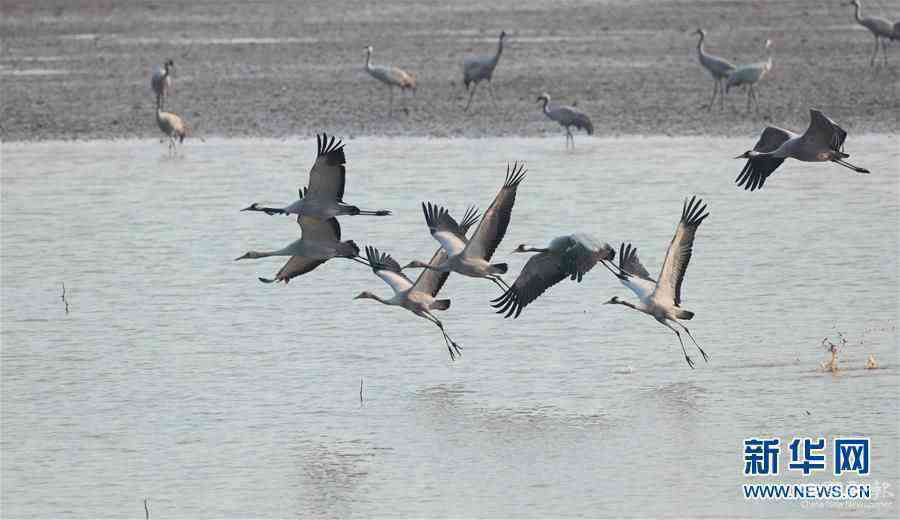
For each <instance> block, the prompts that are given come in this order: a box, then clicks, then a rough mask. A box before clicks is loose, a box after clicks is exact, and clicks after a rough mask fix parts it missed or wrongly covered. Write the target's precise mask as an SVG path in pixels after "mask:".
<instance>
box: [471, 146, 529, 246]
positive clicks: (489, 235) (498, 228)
mask: <svg viewBox="0 0 900 520" xmlns="http://www.w3.org/2000/svg"><path fill="white" fill-rule="evenodd" d="M527 171H528V170H526V169H525V163H522V164H519V163H518V162H516V163H514V164H513V165H512V167H510V166H509V165H507V166H506V181H505V182H504V183H503V187H502V188H500V191H499V192H498V193H497V196H496V197H494V201H493V202H492V203H491V205H490V207H489V208H488V209H487V211H485V212H484V216H482V217H481V223H480V224H478V228H476V229H475V233H474V234H473V235H472V238H471V239H470V240H469V243H468V245H466V248H465V251H464V254H466V255H468V256H472V257H479V258H484V259H485V260H488V261H489V260H490V259H491V257H492V256H493V255H494V251H496V250H497V246H498V245H500V242H501V241H502V240H503V236H504V235H505V234H506V228H507V227H509V220H510V218H511V217H512V208H513V205H514V204H515V202H516V190H517V189H518V188H519V183H521V182H522V180H523V179H524V178H525V173H526V172H527Z"/></svg>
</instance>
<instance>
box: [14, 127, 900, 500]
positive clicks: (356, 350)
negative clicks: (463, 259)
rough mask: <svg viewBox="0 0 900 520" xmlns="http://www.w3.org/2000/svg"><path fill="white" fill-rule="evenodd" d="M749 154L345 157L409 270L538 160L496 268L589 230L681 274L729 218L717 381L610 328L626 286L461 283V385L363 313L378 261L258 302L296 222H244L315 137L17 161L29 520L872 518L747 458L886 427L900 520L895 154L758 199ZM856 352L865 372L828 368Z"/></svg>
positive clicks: (790, 168) (580, 144) (145, 146)
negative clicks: (259, 252)
mask: <svg viewBox="0 0 900 520" xmlns="http://www.w3.org/2000/svg"><path fill="white" fill-rule="evenodd" d="M753 142H754V138H753V137H750V136H748V137H747V138H745V139H708V138H704V139H668V138H621V139H590V138H584V137H581V136H579V137H577V148H576V149H575V150H574V152H567V151H565V149H564V147H563V138H562V136H560V137H559V138H553V139H482V140H429V139H396V140H385V139H372V138H364V139H351V140H348V141H347V148H346V150H347V157H348V168H349V170H348V171H349V173H348V185H347V194H346V199H347V201H348V202H350V203H354V204H358V205H360V206H362V207H366V208H373V209H374V208H382V207H384V208H390V209H392V210H394V212H395V215H394V216H392V217H387V218H365V217H351V218H344V219H342V221H341V226H342V227H343V231H344V238H345V239H354V240H355V241H357V242H358V243H359V244H360V245H363V244H372V245H376V246H378V247H380V248H382V249H384V250H386V251H388V252H390V253H391V254H392V255H394V256H395V257H396V258H397V259H398V260H400V261H401V263H406V262H407V261H409V260H411V259H413V258H420V259H427V258H429V256H430V254H431V253H432V252H433V250H434V248H435V245H436V244H435V242H434V241H433V240H432V239H431V238H430V237H429V236H428V234H427V229H426V227H425V225H424V222H423V218H422V214H421V210H420V208H419V203H420V202H421V201H423V200H433V201H436V202H439V203H444V204H447V205H448V206H449V208H450V209H451V211H452V212H454V214H457V215H459V214H461V213H462V211H463V210H464V209H465V207H466V206H467V205H468V204H470V203H476V204H478V205H480V207H481V208H482V209H484V208H485V207H486V206H487V205H488V204H489V202H490V199H491V197H493V194H494V193H495V192H496V189H497V188H498V187H499V185H500V184H501V183H502V180H503V175H504V173H505V168H506V161H513V160H525V161H527V163H528V168H529V174H528V178H527V179H526V180H525V182H524V183H523V184H522V186H521V188H520V189H519V196H518V200H517V203H516V207H515V210H514V212H513V219H512V223H511V225H510V228H509V232H508V234H507V237H506V239H505V241H504V243H503V244H502V245H501V247H500V249H499V250H498V254H497V256H496V257H495V258H496V259H498V261H508V262H509V263H510V268H511V271H512V272H514V273H517V272H518V270H519V269H520V268H521V266H522V265H523V264H524V262H525V260H526V258H525V257H524V256H520V255H511V254H509V251H511V250H512V249H513V248H514V247H515V246H516V245H517V244H519V243H523V242H525V243H531V244H535V245H541V244H543V243H545V242H547V241H549V240H550V239H551V238H553V237H555V236H557V235H561V234H568V233H571V232H575V231H587V232H591V233H593V234H595V235H596V236H597V237H598V238H600V239H601V240H605V241H609V242H610V243H611V244H616V245H618V243H619V241H621V240H630V241H633V242H634V243H635V244H636V245H637V247H638V248H639V250H640V253H641V257H642V260H643V261H644V264H645V265H646V266H647V267H648V269H649V270H650V271H651V273H654V274H655V273H656V272H658V269H659V266H660V264H661V262H662V260H663V257H664V255H665V248H666V246H667V245H668V242H669V240H670V239H671V236H672V232H673V230H674V228H675V225H676V223H677V220H678V217H679V215H680V211H681V205H682V200H683V198H684V197H686V196H689V195H691V194H697V195H699V196H702V197H703V198H704V199H706V200H707V201H708V203H709V211H710V217H709V218H708V219H707V220H706V221H705V222H704V224H703V225H702V226H701V227H700V229H699V232H698V238H697V241H696V243H695V249H694V256H693V260H692V263H691V266H690V269H689V271H688V274H687V278H686V281H685V285H684V296H685V301H684V306H685V307H686V308H688V309H690V310H692V311H694V312H695V313H696V317H695V318H694V320H693V321H692V322H691V330H692V332H694V335H695V337H696V338H697V340H698V341H700V343H701V344H702V345H703V346H704V348H705V349H706V351H707V352H708V353H709V354H710V357H711V358H710V362H709V363H708V364H706V363H703V362H702V360H700V358H699V356H695V359H696V360H697V361H699V363H698V365H697V368H696V370H691V369H689V368H688V366H687V365H686V364H685V362H684V359H683V358H682V356H681V352H680V349H679V347H678V343H677V340H676V338H674V337H673V335H672V334H671V333H670V332H669V331H668V330H666V329H665V328H663V327H661V326H659V325H658V324H656V323H655V322H653V321H652V320H650V319H648V318H647V317H645V316H641V315H639V314H637V313H635V312H633V311H631V310H629V309H625V308H623V307H613V306H602V305H600V303H601V302H603V301H606V300H607V299H609V298H610V297H611V296H613V295H618V296H620V297H630V296H631V295H630V294H629V293H628V291H627V290H626V289H625V288H624V287H622V286H620V285H619V284H618V282H617V281H616V280H615V279H614V278H613V277H611V276H610V275H609V274H608V273H607V272H606V271H604V270H602V269H600V268H599V267H598V268H597V269H595V270H594V271H592V272H591V273H590V274H589V275H588V276H587V277H586V278H585V280H584V282H583V283H581V284H580V285H579V284H576V283H573V282H568V281H566V282H563V283H561V284H559V285H557V286H555V287H553V288H552V289H550V290H549V291H548V292H547V293H546V294H545V295H544V296H542V297H541V298H540V299H539V300H537V301H536V302H535V303H534V304H532V305H531V306H529V307H528V308H527V309H525V311H524V313H523V314H522V317H521V318H520V319H518V320H503V319H501V318H500V317H499V316H497V315H495V314H493V312H492V309H491V308H490V307H489V306H488V305H487V301H488V300H489V299H490V298H492V297H493V296H495V295H496V292H497V291H496V290H495V288H494V286H493V285H491V284H490V283H488V282H486V281H483V280H472V279H463V278H461V277H459V276H453V277H451V278H450V280H449V282H448V283H447V285H446V286H445V288H444V290H443V292H442V296H445V297H450V298H452V299H453V306H452V307H451V309H450V310H449V311H447V312H445V313H443V315H442V318H443V320H444V322H445V324H446V326H447V328H448V331H449V332H450V333H451V335H454V336H455V338H456V339H457V341H458V342H459V343H460V344H461V345H462V347H463V349H464V356H463V357H462V358H461V359H460V360H458V361H457V362H450V361H449V359H448V356H447V352H446V349H445V348H444V347H443V344H442V342H441V339H440V336H439V334H438V332H437V331H436V330H435V328H434V327H433V326H431V325H430V324H429V323H427V322H426V321H425V320H422V319H419V318H416V317H415V316H413V315H412V314H409V313H408V312H406V311H403V310H401V309H396V308H389V307H385V306H382V305H379V304H377V303H375V302H372V301H368V300H352V297H353V296H355V295H356V294H357V293H359V292H360V291H363V290H370V291H374V292H377V293H378V294H380V295H382V296H389V295H390V289H389V288H388V287H387V286H386V285H385V284H384V283H383V282H382V281H381V280H380V279H378V278H377V277H375V276H374V275H373V274H372V273H371V272H370V271H368V270H367V269H365V268H363V267H362V266H360V265H357V264H354V263H351V262H346V261H340V260H338V261H331V262H329V263H326V264H324V265H323V266H321V267H319V268H318V269H317V270H315V271H313V272H312V273H310V274H308V275H305V276H303V277H301V278H298V279H295V280H294V281H293V282H291V283H290V284H289V285H288V286H283V285H263V284H260V283H259V282H258V281H257V280H256V277H257V276H271V275H273V274H274V273H275V272H276V271H277V270H278V268H279V267H280V266H281V264H282V263H283V260H279V259H267V260H259V261H248V262H234V261H233V259H234V258H235V257H237V256H239V255H240V254H242V253H243V252H245V251H246V250H248V249H269V248H272V249H274V248H280V247H282V246H283V245H286V244H287V243H289V242H290V241H292V240H293V239H295V238H296V236H297V233H298V230H297V227H296V224H294V222H293V221H292V220H291V219H289V218H286V217H269V216H266V215H263V214H249V213H240V212H239V211H238V210H239V209H240V208H242V207H244V206H246V205H247V204H249V203H250V202H252V201H266V202H285V203H286V202H290V201H291V200H293V194H295V193H296V189H297V186H298V184H299V183H301V182H306V171H307V170H308V168H309V165H310V164H311V161H312V155H313V150H314V144H313V142H311V141H308V140H307V141H298V140H289V141H258V140H218V139H211V140H209V141H208V142H206V143H205V144H204V143H198V142H191V143H189V144H188V145H187V146H185V147H184V149H183V151H182V153H181V156H180V157H178V158H175V159H171V158H168V157H166V154H165V147H164V146H163V145H161V144H159V143H157V142H156V141H121V142H112V143H110V142H88V143H41V144H11V145H4V146H3V162H2V166H3V171H2V235H0V236H2V288H3V290H2V336H0V338H2V452H3V457H2V496H0V498H2V504H3V507H2V514H3V516H5V517H73V518H74V517H78V518H88V517H135V516H140V515H142V514H143V506H142V504H141V500H142V499H143V498H144V497H150V500H151V514H152V518H176V517H177V518H186V517H247V516H253V517H287V516H330V517H344V516H367V517H370V516H380V517H385V516H445V515H446V516H516V517H519V516H560V515H584V516H621V515H678V516H684V515H691V516H694V515H697V516H700V515H706V516H725V515H741V516H746V515H772V514H774V515H781V516H798V515H806V516H812V517H820V516H822V515H823V514H825V513H830V514H838V515H840V516H847V515H850V516H858V515H861V514H872V511H873V509H861V508H858V509H851V510H849V511H848V510H843V509H841V510H838V509H824V510H823V509H807V508H805V507H803V506H801V504H797V503H790V502H782V503H752V502H748V501H746V500H744V499H743V498H742V496H741V488H740V486H741V484H743V483H746V482H747V480H746V479H745V478H744V477H743V476H742V474H741V471H742V468H743V466H742V449H743V446H742V443H743V439H744V438H746V437H754V436H761V435H778V436H780V437H782V438H783V439H784V440H783V442H785V443H786V442H787V439H788V438H790V437H793V436H795V435H798V436H799V435H811V436H825V437H828V439H829V441H828V442H829V443H830V442H831V438H832V437H833V436H836V435H866V436H870V437H871V438H872V442H873V460H872V474H871V476H870V478H869V479H868V481H869V482H871V483H873V484H875V483H878V484H879V485H880V483H884V482H886V483H887V484H888V485H889V486H891V487H890V488H889V489H890V490H891V491H892V492H893V493H894V497H893V498H891V499H889V500H887V499H884V498H882V499H880V501H878V502H877V503H876V505H875V506H871V507H878V508H879V509H875V510H876V511H878V512H880V513H881V514H894V513H895V512H896V509H897V502H896V501H897V497H896V493H897V490H898V462H897V460H898V438H900V432H898V421H897V405H896V398H897V396H898V386H900V385H898V371H897V366H898V344H900V341H898V333H897V330H896V326H897V321H898V294H900V291H898V289H900V283H898V264H897V260H896V255H897V252H898V249H900V227H898V221H900V181H898V172H900V168H898V166H900V152H898V146H897V138H896V137H888V136H861V137H859V136H853V137H852V138H851V139H850V140H848V143H847V150H848V151H849V152H850V153H851V154H852V155H853V157H852V159H853V160H854V161H855V162H857V163H859V164H860V165H862V166H865V167H868V168H869V169H871V170H872V171H873V172H874V173H873V174H872V175H870V176H859V175H855V174H853V173H851V172H849V171H846V170H844V169H842V168H840V167H838V166H836V165H808V164H800V163H796V162H788V163H786V164H785V165H784V166H782V168H781V170H779V171H778V172H777V173H776V174H775V175H774V176H773V177H771V178H770V179H769V182H768V183H767V185H766V187H765V188H764V189H763V190H762V191H760V192H755V193H747V192H744V191H743V190H740V189H738V188H737V187H736V186H735V185H734V184H733V180H734V177H735V176H736V174H737V172H738V171H739V169H740V167H741V162H739V161H735V160H732V159H729V158H730V157H732V156H734V155H737V154H738V153H740V152H742V151H744V150H745V149H747V148H749V146H750V145H752V143H753ZM697 157H700V159H698V158H697ZM508 278H509V279H510V280H511V277H509V276H508ZM63 282H64V283H65V286H66V290H67V293H66V297H67V300H68V302H69V305H70V312H69V314H66V313H65V310H64V305H63V302H62V301H61V300H60V292H61V291H60V289H61V287H60V284H61V283H63ZM837 331H841V332H843V333H844V334H845V335H846V337H847V338H848V341H849V344H848V346H847V347H846V348H844V349H843V351H842V352H841V364H842V367H844V368H845V369H846V370H844V371H843V372H841V373H839V374H838V375H831V374H823V373H821V372H819V371H817V367H818V365H819V363H820V362H821V361H823V360H824V359H826V355H825V352H824V349H823V348H822V346H821V342H822V338H823V337H826V336H830V337H832V338H834V339H836V335H837ZM870 353H872V354H874V355H875V357H876V358H877V359H878V360H879V362H880V363H881V366H882V368H881V369H879V370H874V371H869V370H863V369H862V367H863V365H864V363H865V359H866V357H867V356H868V355H869V354H870ZM361 379H362V380H363V398H364V404H362V405H361V404H360V395H359V393H360V380H361ZM782 456H783V457H785V456H786V455H785V454H784V453H783V454H782ZM828 475H830V472H829V473H827V474H825V475H822V476H815V477H808V478H802V477H797V476H795V475H794V474H793V472H786V471H783V475H782V477H779V478H777V479H772V480H771V481H773V482H803V483H807V482H810V483H818V482H826V481H828V480H830V477H828ZM878 504H880V505H878ZM826 505H828V504H826Z"/></svg>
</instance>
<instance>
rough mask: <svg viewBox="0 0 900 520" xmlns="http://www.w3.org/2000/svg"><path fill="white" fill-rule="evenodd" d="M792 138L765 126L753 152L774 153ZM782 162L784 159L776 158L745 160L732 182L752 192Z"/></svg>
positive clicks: (780, 129) (776, 129)
mask: <svg viewBox="0 0 900 520" xmlns="http://www.w3.org/2000/svg"><path fill="white" fill-rule="evenodd" d="M792 137H795V135H794V134H793V133H792V132H789V131H787V130H785V129H783V128H778V127H776V126H767V127H766V128H765V130H763V133H762V135H761V136H760V138H759V141H757V142H756V145H755V146H754V147H753V150H754V151H756V152H774V151H775V150H777V149H778V147H779V146H781V145H782V144H783V143H784V142H785V141H787V140H788V139H791V138H792ZM783 162H784V159H783V158H778V157H756V158H753V159H747V163H746V164H745V165H744V168H743V169H742V170H741V173H739V174H738V176H737V178H736V179H735V180H734V182H736V183H737V185H738V186H743V188H744V189H745V190H750V191H754V190H756V189H757V188H762V186H763V184H765V182H766V179H767V178H768V177H769V175H772V173H773V172H774V171H775V170H777V169H778V167H779V166H781V163H783Z"/></svg>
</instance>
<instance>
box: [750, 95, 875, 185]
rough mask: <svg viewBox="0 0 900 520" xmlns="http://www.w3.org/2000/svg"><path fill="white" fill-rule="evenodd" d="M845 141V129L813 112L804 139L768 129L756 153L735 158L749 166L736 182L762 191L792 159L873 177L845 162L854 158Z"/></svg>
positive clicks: (774, 127) (818, 112) (794, 134)
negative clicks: (832, 166) (841, 167)
mask: <svg viewBox="0 0 900 520" xmlns="http://www.w3.org/2000/svg"><path fill="white" fill-rule="evenodd" d="M845 139H847V132H846V131H844V129H843V128H841V127H839V126H838V125H837V123H835V122H834V121H832V120H831V119H829V118H828V116H826V115H825V114H823V113H822V112H820V111H818V110H816V109H810V111H809V128H807V129H806V132H803V135H799V134H796V133H794V132H791V131H790V130H785V129H783V128H778V127H777V126H767V127H766V128H765V129H764V130H763V133H762V136H760V138H759V141H757V142H756V145H755V146H754V147H753V150H748V151H746V152H744V153H742V154H741V155H738V156H737V157H735V159H747V164H745V165H744V168H743V169H742V170H741V173H740V174H738V176H737V178H736V179H735V182H736V183H737V184H738V186H743V187H744V189H745V190H750V191H754V190H756V189H757V188H762V186H763V184H765V182H766V179H767V178H768V177H769V175H772V172H774V171H775V170H776V169H777V168H778V167H779V166H781V163H783V162H784V160H785V159H787V158H788V157H791V158H794V159H797V160H798V161H804V162H826V161H831V162H834V163H837V164H840V165H841V166H844V167H845V168H850V169H851V170H853V171H855V172H857V173H869V170H866V169H865V168H860V167H858V166H853V165H852V164H850V163H848V162H846V161H844V159H846V158H847V157H850V155H849V154H846V153H844V140H845Z"/></svg>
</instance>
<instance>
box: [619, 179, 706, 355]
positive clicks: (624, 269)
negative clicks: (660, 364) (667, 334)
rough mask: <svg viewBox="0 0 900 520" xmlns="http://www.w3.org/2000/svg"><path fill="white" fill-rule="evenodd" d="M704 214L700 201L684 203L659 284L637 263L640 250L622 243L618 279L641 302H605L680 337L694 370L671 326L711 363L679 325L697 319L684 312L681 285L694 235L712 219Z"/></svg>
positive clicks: (689, 257)
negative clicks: (638, 314)
mask: <svg viewBox="0 0 900 520" xmlns="http://www.w3.org/2000/svg"><path fill="white" fill-rule="evenodd" d="M701 205H702V206H701ZM705 211H706V205H705V204H703V201H702V200H700V199H698V198H697V197H691V200H690V202H688V201H687V200H685V202H684V207H683V208H682V210H681V221H680V222H679V223H678V228H677V229H676V230H675V236H674V237H673V238H672V243H671V244H669V250H668V251H666V259H665V260H664V261H663V267H662V271H660V273H659V280H654V279H652V278H650V274H649V273H648V272H647V269H646V268H644V266H643V265H641V261H640V260H639V259H638V256H637V249H635V248H633V247H632V246H631V244H624V243H623V244H622V246H621V248H620V250H619V266H618V268H619V270H618V273H616V277H617V278H618V279H619V281H620V282H622V285H624V286H625V287H628V288H629V289H631V291H632V292H634V294H635V295H637V297H638V299H639V300H640V301H639V302H638V303H636V304H635V303H631V302H629V301H626V300H620V299H619V298H618V297H616V296H613V297H612V298H611V299H610V300H609V301H607V302H604V303H608V304H618V305H624V306H626V307H630V308H632V309H634V310H636V311H641V312H643V313H644V314H647V315H649V316H652V317H653V318H654V319H655V320H656V321H658V322H659V323H661V324H662V325H664V326H665V327H666V328H668V329H670V330H671V331H672V332H674V333H675V336H677V337H678V342H679V343H681V351H682V352H684V359H685V361H687V364H688V366H690V367H691V368H694V362H693V361H691V358H690V356H688V355H687V350H685V348H684V342H683V341H682V340H681V334H680V333H679V332H678V329H676V328H675V327H673V326H672V325H670V324H669V322H672V323H674V324H676V325H678V326H680V327H681V328H682V329H684V331H685V332H687V335H688V336H689V337H690V338H691V341H693V342H694V345H695V346H696V347H697V349H699V350H700V354H702V355H703V360H704V361H709V357H708V356H707V355H706V352H704V351H703V349H702V348H701V347H700V345H698V344H697V340H695V339H694V336H693V335H692V334H691V331H690V330H688V328H687V327H685V326H684V324H683V323H681V322H680V321H679V320H689V319H691V318H693V317H694V313H693V312H691V311H688V310H685V309H682V308H681V284H682V282H684V273H685V271H687V267H688V262H690V261H691V255H692V254H693V249H694V235H695V234H696V233H697V228H698V227H699V226H700V224H701V223H702V222H703V219H705V218H706V217H708V216H709V213H704V212H705Z"/></svg>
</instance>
